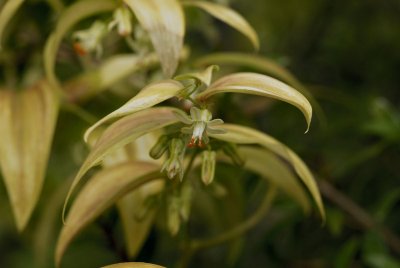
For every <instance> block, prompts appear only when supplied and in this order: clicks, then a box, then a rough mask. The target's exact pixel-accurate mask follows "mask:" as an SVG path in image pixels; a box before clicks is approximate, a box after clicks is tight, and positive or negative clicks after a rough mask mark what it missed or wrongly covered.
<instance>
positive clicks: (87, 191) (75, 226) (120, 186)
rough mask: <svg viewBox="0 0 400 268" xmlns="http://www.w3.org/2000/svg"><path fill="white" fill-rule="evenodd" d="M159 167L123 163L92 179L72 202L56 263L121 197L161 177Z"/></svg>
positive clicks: (57, 250) (59, 244) (59, 240)
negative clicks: (78, 237) (83, 232)
mask: <svg viewBox="0 0 400 268" xmlns="http://www.w3.org/2000/svg"><path fill="white" fill-rule="evenodd" d="M158 170H159V166H158V165H155V164H151V163H146V162H135V161H133V162H125V163H122V164H119V165H116V166H113V167H110V168H107V169H104V170H102V171H101V172H99V173H97V174H96V175H95V176H93V177H92V178H91V179H90V180H89V181H88V183H87V184H86V185H85V187H84V188H83V189H82V191H80V193H79V195H78V196H77V198H76V199H75V202H74V203H73V205H72V207H71V210H70V212H69V213H68V217H67V221H66V224H65V225H64V226H63V228H62V230H61V233H60V236H59V239H58V242H57V247H56V253H55V254H56V255H55V258H56V263H57V266H59V264H60V262H61V258H62V256H63V254H64V252H65V250H66V248H67V247H68V245H69V244H70V242H71V241H72V239H73V238H74V237H75V236H76V235H77V234H78V233H79V232H80V231H81V230H82V229H83V228H84V227H85V226H87V225H88V224H89V223H90V222H91V221H93V220H94V219H95V218H96V217H98V216H99V215H100V214H101V213H102V212H103V211H104V210H106V209H107V208H108V207H110V206H111V205H112V204H113V203H114V202H115V201H117V200H118V199H119V198H120V197H122V196H123V195H125V194H126V193H129V192H130V191H132V190H134V189H135V188H137V187H139V186H141V185H144V184H145V183H148V182H150V181H154V180H155V179H158V178H161V176H162V175H161V174H159V172H158Z"/></svg>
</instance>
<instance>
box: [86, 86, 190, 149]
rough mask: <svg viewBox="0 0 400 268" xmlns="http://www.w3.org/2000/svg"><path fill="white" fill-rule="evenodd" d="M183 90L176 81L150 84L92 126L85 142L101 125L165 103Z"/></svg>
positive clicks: (87, 132)
mask: <svg viewBox="0 0 400 268" xmlns="http://www.w3.org/2000/svg"><path fill="white" fill-rule="evenodd" d="M182 89H183V85H182V84H181V83H179V82H177V81H174V80H164V81H161V82H156V83H153V84H150V85H148V86H146V87H145V88H143V89H142V90H141V91H140V92H139V93H138V94H137V95H136V96H135V97H133V98H132V99H130V100H129V101H128V102H127V103H125V104H124V105H122V106H121V107H120V108H118V109H117V110H115V111H114V112H112V113H110V114H109V115H107V116H105V117H103V118H102V119H101V120H99V121H98V122H97V123H96V124H94V125H93V126H91V127H90V128H89V129H88V130H87V131H86V132H85V135H84V140H85V141H86V142H88V140H89V138H90V134H91V133H92V132H93V131H94V130H95V129H96V128H97V127H99V126H100V125H102V124H104V123H105V122H107V121H109V120H110V119H115V118H118V117H121V116H125V115H128V114H132V113H135V112H138V111H141V110H143V109H146V108H149V107H152V106H154V105H156V104H158V103H160V102H163V101H165V100H167V99H169V98H172V97H174V96H176V95H177V94H178V92H179V91H180V90H182Z"/></svg>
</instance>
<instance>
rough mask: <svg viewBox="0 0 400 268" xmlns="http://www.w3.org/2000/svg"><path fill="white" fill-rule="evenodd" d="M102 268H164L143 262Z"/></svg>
mask: <svg viewBox="0 0 400 268" xmlns="http://www.w3.org/2000/svg"><path fill="white" fill-rule="evenodd" d="M102 268H165V267H164V266H159V265H156V264H151V263H145V262H121V263H117V264H112V265H107V266H104V267H102Z"/></svg>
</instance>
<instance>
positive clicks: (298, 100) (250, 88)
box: [196, 73, 312, 132]
mask: <svg viewBox="0 0 400 268" xmlns="http://www.w3.org/2000/svg"><path fill="white" fill-rule="evenodd" d="M224 92H232V93H243V94H251V95H258V96H264V97H270V98H274V99H278V100H281V101H284V102H287V103H290V104H292V105H294V106H295V107H297V108H298V109H299V110H300V111H301V112H302V113H303V115H304V117H305V118H306V121H307V130H306V132H307V131H308V128H309V127H310V123H311V117H312V107H311V104H310V103H309V102H308V100H307V99H306V98H305V97H304V96H303V95H302V94H301V93H300V92H298V91H297V90H295V89H294V88H292V87H290V86H288V85H286V84H285V83H282V82H280V81H278V80H276V79H275V78H272V77H270V76H266V75H262V74H257V73H235V74H231V75H227V76H224V77H222V78H220V79H218V80H217V81H215V82H214V83H213V84H212V85H211V86H210V87H209V88H207V89H206V90H205V91H203V92H202V93H200V94H199V95H197V97H196V98H197V99H199V100H203V101H204V100H206V99H208V98H209V97H211V96H213V95H215V94H219V93H224Z"/></svg>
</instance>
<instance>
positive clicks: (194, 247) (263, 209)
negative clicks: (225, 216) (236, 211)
mask: <svg viewBox="0 0 400 268" xmlns="http://www.w3.org/2000/svg"><path fill="white" fill-rule="evenodd" d="M276 193H277V189H276V187H275V186H274V185H270V187H269V188H268V191H267V193H266V195H265V197H264V199H263V200H262V203H261V205H260V206H259V207H258V209H257V210H256V211H255V212H254V214H253V215H251V217H249V218H248V219H246V220H245V221H244V222H242V223H240V224H239V225H237V226H235V227H233V228H232V229H230V230H227V231H225V232H223V233H220V234H218V235H216V236H214V237H211V238H206V239H194V240H192V241H191V242H189V243H188V245H187V246H186V247H185V250H184V254H183V256H182V258H181V259H180V262H179V264H178V265H177V266H178V267H179V268H185V267H188V265H189V262H190V259H191V258H192V257H193V255H194V254H195V253H196V251H198V250H201V249H204V248H208V247H213V246H216V245H218V244H222V243H224V242H227V241H229V240H231V239H233V238H235V237H237V236H240V235H242V234H243V233H245V232H247V231H249V230H250V229H251V228H253V227H254V226H255V225H256V224H257V223H259V222H260V221H261V220H262V219H263V218H264V216H265V215H266V214H267V213H268V211H269V209H270V208H271V205H272V203H273V201H274V199H275V196H276Z"/></svg>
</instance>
